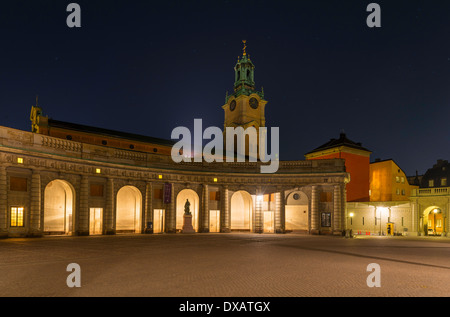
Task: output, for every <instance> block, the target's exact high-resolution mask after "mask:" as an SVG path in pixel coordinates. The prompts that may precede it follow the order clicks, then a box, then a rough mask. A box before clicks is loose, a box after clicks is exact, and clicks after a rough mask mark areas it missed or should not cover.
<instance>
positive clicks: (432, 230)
mask: <svg viewBox="0 0 450 317" xmlns="http://www.w3.org/2000/svg"><path fill="white" fill-rule="evenodd" d="M444 219H445V218H444V209H443V208H441V207H440V206H437V205H434V206H429V207H427V208H425V209H424V211H423V224H422V225H423V231H424V233H425V235H439V236H440V235H441V234H442V233H443V232H445V224H444Z"/></svg>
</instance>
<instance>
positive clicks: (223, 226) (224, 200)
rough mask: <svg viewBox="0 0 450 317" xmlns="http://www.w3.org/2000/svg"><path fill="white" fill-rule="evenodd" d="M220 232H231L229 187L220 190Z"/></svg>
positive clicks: (225, 186)
mask: <svg viewBox="0 0 450 317" xmlns="http://www.w3.org/2000/svg"><path fill="white" fill-rule="evenodd" d="M220 232H224V233H228V232H231V224H230V207H229V201H228V186H227V185H224V186H222V187H221V188H220Z"/></svg>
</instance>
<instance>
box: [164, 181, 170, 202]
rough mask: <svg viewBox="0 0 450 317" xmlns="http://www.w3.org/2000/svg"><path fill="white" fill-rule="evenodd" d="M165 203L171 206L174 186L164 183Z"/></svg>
mask: <svg viewBox="0 0 450 317" xmlns="http://www.w3.org/2000/svg"><path fill="white" fill-rule="evenodd" d="M163 195H164V203H165V204H170V203H171V197H172V184H170V183H164V194H163Z"/></svg>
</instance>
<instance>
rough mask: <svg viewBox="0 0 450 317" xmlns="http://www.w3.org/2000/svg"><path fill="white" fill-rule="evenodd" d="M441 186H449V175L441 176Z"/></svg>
mask: <svg viewBox="0 0 450 317" xmlns="http://www.w3.org/2000/svg"><path fill="white" fill-rule="evenodd" d="M441 186H447V177H444V178H441Z"/></svg>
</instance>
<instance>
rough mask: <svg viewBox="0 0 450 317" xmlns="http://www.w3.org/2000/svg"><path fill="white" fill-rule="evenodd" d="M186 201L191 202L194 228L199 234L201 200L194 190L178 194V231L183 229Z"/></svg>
mask: <svg viewBox="0 0 450 317" xmlns="http://www.w3.org/2000/svg"><path fill="white" fill-rule="evenodd" d="M186 199H188V200H189V203H190V204H191V205H190V212H191V214H192V226H193V227H194V230H195V231H196V232H197V231H198V229H199V210H200V198H199V196H198V193H197V192H196V191H194V190H193V189H189V188H186V189H182V190H181V191H180V192H179V193H178V194H177V199H176V230H177V231H178V230H182V229H183V219H184V218H183V215H184V205H185V204H186Z"/></svg>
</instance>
